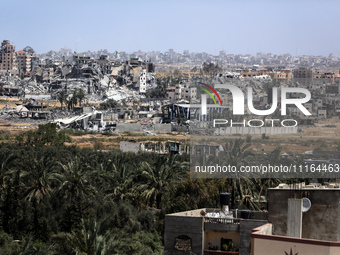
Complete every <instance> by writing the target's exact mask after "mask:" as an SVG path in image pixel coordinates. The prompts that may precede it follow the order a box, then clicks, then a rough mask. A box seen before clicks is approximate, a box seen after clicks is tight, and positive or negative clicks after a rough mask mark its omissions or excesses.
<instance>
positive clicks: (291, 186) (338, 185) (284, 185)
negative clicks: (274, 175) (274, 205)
mask: <svg viewBox="0 0 340 255" xmlns="http://www.w3.org/2000/svg"><path fill="white" fill-rule="evenodd" d="M271 189H272V190H275V189H286V190H292V189H320V190H322V189H323V190H330V189H332V190H333V189H337V190H338V189H340V183H331V182H324V183H323V184H321V183H310V184H307V185H306V183H304V182H302V183H293V184H287V183H281V184H279V186H277V187H275V188H271Z"/></svg>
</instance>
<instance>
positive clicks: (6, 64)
mask: <svg viewBox="0 0 340 255" xmlns="http://www.w3.org/2000/svg"><path fill="white" fill-rule="evenodd" d="M14 68H16V56H15V46H14V45H13V44H11V43H10V41H9V40H3V41H2V43H1V49H0V70H7V71H8V70H12V69H14Z"/></svg>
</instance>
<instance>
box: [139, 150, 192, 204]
mask: <svg viewBox="0 0 340 255" xmlns="http://www.w3.org/2000/svg"><path fill="white" fill-rule="evenodd" d="M187 167H188V164H187V162H178V161H176V156H172V155H168V156H163V155H156V158H155V159H154V160H153V162H151V164H150V163H148V162H146V161H144V162H142V164H141V167H140V170H139V177H138V179H139V180H140V181H139V183H138V184H139V185H138V186H137V188H136V192H137V193H139V194H140V196H141V197H142V198H143V199H144V201H145V202H146V203H149V205H150V206H154V205H156V207H157V208H158V209H161V202H162V197H163V194H164V193H165V191H166V189H168V188H170V187H171V186H172V185H173V184H174V183H175V182H176V181H178V180H180V178H181V177H183V176H184V174H185V169H186V168H187Z"/></svg>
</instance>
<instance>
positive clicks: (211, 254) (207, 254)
mask: <svg viewBox="0 0 340 255" xmlns="http://www.w3.org/2000/svg"><path fill="white" fill-rule="evenodd" d="M239 254H240V253H239V252H238V251H211V250H204V255H239Z"/></svg>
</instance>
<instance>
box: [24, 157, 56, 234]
mask: <svg viewBox="0 0 340 255" xmlns="http://www.w3.org/2000/svg"><path fill="white" fill-rule="evenodd" d="M54 167H55V162H54V160H53V159H51V158H49V157H42V158H40V159H37V158H33V159H31V160H30V161H29V162H27V163H26V164H25V171H23V172H22V174H21V176H22V178H23V179H24V180H25V186H26V190H27V191H26V198H27V200H28V201H29V202H31V203H32V206H33V231H34V232H35V236H36V237H38V236H39V237H46V233H44V232H45V230H44V229H42V226H41V224H40V223H39V218H40V217H39V210H40V209H39V206H38V205H39V203H40V202H41V201H42V200H43V199H44V198H45V197H49V196H50V194H51V192H52V189H51V186H50V184H51V182H52V181H53V180H55V176H54V173H53V169H54Z"/></svg>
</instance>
